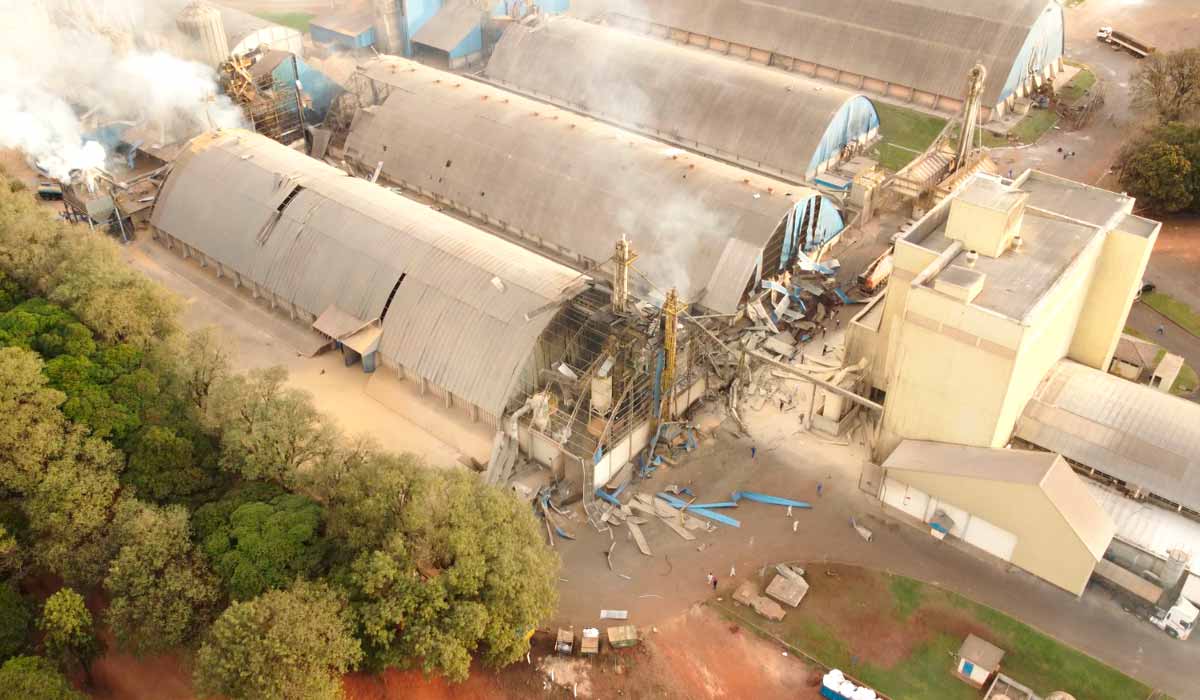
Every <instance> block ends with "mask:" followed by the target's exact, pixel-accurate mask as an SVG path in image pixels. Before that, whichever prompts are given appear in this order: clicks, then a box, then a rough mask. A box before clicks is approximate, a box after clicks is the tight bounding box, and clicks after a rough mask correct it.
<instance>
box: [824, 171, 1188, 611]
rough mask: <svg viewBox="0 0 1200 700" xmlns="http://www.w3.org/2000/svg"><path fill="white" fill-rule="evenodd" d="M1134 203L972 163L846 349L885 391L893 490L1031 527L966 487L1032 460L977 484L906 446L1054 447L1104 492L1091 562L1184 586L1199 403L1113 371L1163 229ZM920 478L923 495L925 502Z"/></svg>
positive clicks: (899, 261) (982, 459)
mask: <svg viewBox="0 0 1200 700" xmlns="http://www.w3.org/2000/svg"><path fill="white" fill-rule="evenodd" d="M1133 205H1134V200H1133V199H1132V198H1130V197H1128V196H1126V195H1123V194H1116V193H1112V192H1107V191H1105V190H1101V189H1098V188H1094V187H1089V186H1086V185H1083V184H1080V183H1076V182H1072V181H1069V180H1064V179H1062V178H1058V177H1054V176H1052V175H1048V174H1045V173H1041V172H1036V171H1027V172H1026V173H1024V174H1022V175H1020V176H1019V177H1017V178H1016V179H1015V180H1011V181H1010V180H1007V179H1003V178H998V177H995V176H990V175H977V176H975V177H974V178H973V179H972V180H970V181H969V182H968V183H966V184H965V185H964V186H962V187H961V188H960V189H959V190H958V191H956V192H954V193H953V194H952V195H951V196H950V197H949V198H948V199H947V200H945V201H943V202H942V203H940V204H939V205H937V206H936V207H934V208H933V209H932V210H931V211H930V212H929V213H928V214H926V215H925V216H924V217H923V218H922V219H920V220H919V221H917V222H916V223H915V224H914V225H913V226H912V228H911V229H909V230H908V231H907V232H905V233H903V234H902V235H901V236H900V237H899V239H898V240H897V241H896V244H895V249H894V251H893V254H892V257H893V264H894V271H893V273H892V277H891V280H890V282H889V286H888V288H887V291H886V293H885V294H883V295H880V296H878V297H876V298H875V299H873V300H872V301H871V302H869V303H868V304H867V305H866V307H865V308H864V309H863V310H862V311H861V312H859V313H858V314H857V315H856V316H855V318H854V319H853V320H852V321H851V323H850V325H849V328H848V334H847V346H846V348H847V350H846V352H847V361H848V362H850V363H855V362H860V361H861V362H863V363H864V364H865V366H866V367H867V369H866V372H865V383H866V384H867V386H866V387H864V389H869V390H871V391H872V393H873V395H874V396H875V397H876V398H877V399H879V400H881V401H882V402H883V404H884V411H883V416H882V419H881V421H880V423H879V430H878V434H877V441H876V444H875V449H874V453H875V457H876V459H877V460H880V463H881V464H882V465H883V467H884V469H885V473H886V475H885V477H884V479H882V485H883V488H882V489H881V492H880V496H881V498H882V499H883V500H884V502H885V503H888V504H889V505H892V506H894V507H896V508H897V509H899V510H901V511H904V512H907V513H908V514H909V515H913V516H914V517H918V518H920V519H922V520H923V521H925V522H931V521H932V520H933V518H934V514H933V513H932V512H930V511H929V508H930V506H929V505H928V503H927V502H926V500H923V499H928V500H929V502H932V499H944V500H945V501H946V502H948V503H951V504H953V506H954V507H956V508H958V509H960V510H961V511H963V514H964V515H965V514H977V515H979V516H980V517H983V518H985V519H986V520H987V521H988V522H989V523H990V524H991V525H995V526H997V527H999V528H1000V529H1001V530H1003V531H1005V532H1007V533H1009V534H1013V535H1015V536H1016V537H1017V539H1018V541H1019V540H1020V539H1021V536H1020V535H1019V532H1020V528H1021V527H1023V525H1022V524H1021V523H1018V522H1007V524H1005V523H1000V522H997V521H996V520H995V519H994V518H1000V519H1003V518H1004V517H1005V514H1004V513H1003V512H1002V511H997V510H994V508H995V507H994V506H989V504H988V503H987V502H986V500H978V501H971V499H972V498H975V490H974V489H975V488H976V486H975V485H973V484H975V482H979V483H980V484H982V482H984V481H988V480H999V481H1006V480H1008V479H1012V478H1016V477H1017V476H1019V475H1020V474H1021V473H1022V472H1021V471H1020V470H1013V469H1011V468H1009V467H1005V468H1003V469H1001V468H999V467H995V466H992V467H988V468H987V469H982V468H981V471H979V472H978V473H976V474H975V475H974V477H973V478H974V479H975V481H973V482H966V481H962V479H964V478H966V476H964V474H962V470H964V469H968V468H969V467H966V466H963V465H964V464H967V463H968V462H967V461H966V460H949V461H950V462H952V464H948V465H945V466H942V467H938V468H934V467H929V466H926V467H924V468H923V469H922V470H921V475H920V476H913V475H912V474H909V473H907V471H905V472H904V473H901V472H902V470H909V471H911V464H912V463H913V462H912V460H910V459H908V457H906V455H907V456H911V453H912V451H913V450H915V449H917V447H920V448H921V449H923V450H928V449H931V448H929V447H928V445H927V444H926V443H925V442H922V441H936V443H945V444H951V445H957V446H963V447H956V448H955V449H964V450H965V449H970V450H972V452H971V460H970V461H971V462H978V463H979V464H989V463H991V464H993V465H995V464H999V463H1000V462H998V461H996V460H1008V459H1017V457H1014V456H1012V455H1029V454H1030V453H1029V452H1027V451H1026V450H1012V449H1005V448H1008V447H1011V446H1017V447H1024V448H1028V449H1041V450H1047V451H1048V452H1045V453H1043V454H1046V455H1050V456H1053V455H1060V456H1061V459H1064V460H1066V463H1067V464H1069V465H1071V466H1072V467H1073V468H1074V470H1075V471H1076V473H1078V474H1079V475H1081V476H1082V477H1086V478H1087V481H1086V490H1087V492H1088V493H1089V494H1090V496H1091V501H1092V502H1093V503H1094V504H1098V507H1099V508H1100V509H1101V510H1102V511H1103V512H1105V513H1107V519H1108V520H1109V521H1111V523H1112V527H1111V531H1109V529H1110V528H1109V526H1108V525H1105V526H1104V527H1101V526H1100V525H1096V526H1095V527H1094V529H1093V530H1092V531H1089V532H1083V533H1081V537H1083V538H1084V539H1085V540H1086V541H1087V542H1089V543H1090V542H1093V541H1095V542H1098V541H1100V540H1101V539H1103V540H1104V542H1105V548H1104V550H1103V552H1102V553H1103V554H1104V555H1105V557H1106V559H1107V562H1106V561H1098V562H1095V563H1096V565H1097V568H1096V574H1097V575H1098V576H1101V577H1102V578H1105V579H1106V580H1112V579H1113V578H1114V577H1116V578H1122V577H1124V578H1129V576H1128V573H1129V571H1133V572H1135V575H1133V576H1132V578H1129V581H1134V580H1138V581H1143V583H1149V584H1150V585H1151V587H1153V584H1154V583H1161V584H1162V585H1161V586H1159V588H1158V590H1159V592H1160V593H1162V591H1163V590H1166V589H1171V588H1172V587H1173V586H1174V585H1175V584H1176V583H1181V584H1186V585H1191V586H1193V588H1196V584H1195V583H1194V582H1192V580H1191V579H1187V577H1184V578H1183V579H1181V578H1180V577H1179V576H1178V575H1172V574H1170V571H1169V569H1171V565H1170V561H1171V559H1170V558H1171V557H1172V556H1181V555H1180V554H1179V553H1185V554H1186V555H1189V556H1190V555H1195V554H1196V553H1200V458H1197V456H1196V455H1197V454H1198V453H1200V406H1197V405H1196V404H1194V403H1191V402H1188V401H1186V400H1183V399H1180V398H1177V397H1174V396H1171V395H1170V394H1168V393H1164V392H1161V391H1158V390H1157V389H1155V388H1152V387H1149V386H1146V385H1143V384H1136V383H1134V382H1132V381H1129V380H1127V379H1123V378H1121V377H1119V376H1117V375H1114V374H1110V373H1109V372H1108V371H1107V370H1109V369H1110V367H1111V366H1112V362H1113V357H1114V355H1115V353H1116V349H1117V347H1118V345H1119V343H1120V342H1121V340H1122V330H1123V328H1124V324H1125V319H1126V316H1127V315H1128V313H1129V308H1130V306H1131V304H1132V302H1133V299H1134V296H1135V295H1136V293H1137V292H1138V290H1139V289H1140V287H1141V283H1142V275H1143V274H1144V271H1145V268H1146V263H1147V262H1148V260H1149V256H1150V251H1151V249H1152V248H1153V246H1154V242H1155V240H1156V238H1157V236H1158V231H1159V228H1160V224H1159V223H1157V222H1154V221H1151V220H1149V219H1145V218H1142V217H1139V216H1137V215H1135V214H1133V213H1132V211H1133ZM914 446H917V447H914ZM922 446H923V447H922ZM938 449H939V450H940V449H942V448H938ZM945 449H949V448H945ZM943 451H944V450H943ZM897 454H898V455H900V456H899V457H897V456H896V455H897ZM1000 454H1003V455H1004V457H1002V458H1001V457H996V456H995V455H1000ZM1035 454H1036V453H1035ZM1030 459H1031V460H1032V458H1030ZM1046 459H1049V457H1047V458H1046ZM930 461H934V460H930ZM1034 461H1036V460H1034ZM934 475H936V476H934ZM952 475H953V476H954V479H950V478H949V477H950V476H952ZM968 486H969V488H968ZM1009 488H1010V487H1008V486H1003V487H1000V486H994V485H991V484H988V485H987V486H986V488H983V487H982V486H981V487H980V488H979V491H980V492H983V493H991V494H993V495H994V494H998V493H1001V491H1003V490H1004V489H1009ZM911 489H916V490H917V491H919V492H920V493H921V494H924V495H922V496H920V497H917V498H916V501H912V500H910V499H912V498H913V496H912V492H911ZM1073 492H1074V493H1075V495H1076V496H1077V495H1078V493H1079V489H1073ZM900 494H904V495H900ZM1052 500H1054V499H1053V498H1052ZM971 502H975V503H976V505H975V506H971V505H969V503H971ZM921 503H925V505H924V506H920V504H921ZM914 504H915V505H914ZM918 506H920V507H919V508H918ZM921 509H924V511H925V512H921V513H917V512H916V511H917V510H921ZM1060 510H1061V509H1060ZM943 511H944V512H947V513H950V512H951V509H946V508H943ZM1012 512H1014V513H1019V514H1022V515H1024V514H1026V513H1028V512H1032V510H1031V509H1030V508H1029V507H1026V506H1022V507H1020V508H1013V509H1012ZM988 513H991V515H990V516H989V515H988ZM971 517H972V518H974V515H972V516H971ZM951 519H953V515H951ZM1081 522H1082V521H1081ZM984 530H985V531H986V532H990V533H991V535H997V538H993V540H994V541H991V540H984V541H983V543H982V544H980V543H979V542H972V543H973V544H976V545H977V546H981V547H982V548H983V549H984V550H985V551H989V552H991V553H993V554H997V553H998V552H999V553H998V554H997V556H1001V558H1004V556H1003V555H1004V553H1005V550H1004V549H1003V548H1000V547H998V546H997V544H996V542H999V541H1000V539H998V534H997V533H996V532H994V531H993V530H988V529H987V528H984ZM950 532H951V534H959V533H955V532H954V531H953V529H951V530H950ZM1104 532H1108V534H1107V535H1106V537H1107V539H1105V538H1103V537H1101V536H1100V535H1101V534H1103V533H1104ZM966 534H967V533H966V532H963V533H962V535H966ZM989 536H990V535H989ZM1093 537H1095V538H1096V539H1095V540H1093ZM964 539H967V540H968V541H970V538H967V537H964ZM1009 539H1011V538H1009ZM1014 551H1015V550H1014ZM1013 557H1014V558H1012V559H1010V560H1011V561H1012V562H1013V563H1014V564H1016V565H1018V566H1022V568H1026V569H1027V570H1029V571H1031V572H1033V573H1035V574H1037V575H1039V576H1041V577H1042V578H1046V579H1047V580H1050V581H1051V582H1054V583H1055V584H1056V585H1059V586H1061V587H1063V588H1066V589H1067V590H1076V589H1077V586H1076V585H1075V584H1074V583H1070V582H1071V581H1077V579H1078V577H1079V576H1080V575H1081V573H1080V572H1082V570H1083V569H1081V568H1079V567H1076V566H1074V565H1071V566H1069V567H1068V566H1067V565H1068V563H1069V558H1068V557H1067V556H1066V555H1064V556H1063V557H1062V560H1061V562H1059V564H1058V565H1061V567H1062V570H1046V569H1045V568H1040V567H1036V566H1033V565H1030V564H1028V563H1021V562H1019V561H1017V560H1016V558H1015V554H1014V555H1013ZM1183 558H1184V561H1185V562H1186V561H1187V560H1188V556H1184V557H1183ZM1079 561H1080V562H1082V561H1084V560H1083V559H1080V560H1079ZM1114 562H1115V564H1114ZM1185 566H1186V564H1185ZM1122 567H1125V568H1124V569H1122ZM1180 568H1184V567H1180ZM1122 571H1124V572H1125V573H1121V572H1122ZM1114 572H1115V573H1114ZM1146 579H1149V581H1147V580H1146ZM1085 580H1086V579H1085ZM1118 585H1121V586H1124V587H1128V586H1129V585H1132V584H1128V583H1121V584H1118ZM1138 585H1141V584H1138ZM1195 594H1196V593H1193V595H1195ZM1139 595H1141V594H1139ZM1146 595H1150V594H1149V593H1147V594H1146ZM1168 602H1170V601H1168Z"/></svg>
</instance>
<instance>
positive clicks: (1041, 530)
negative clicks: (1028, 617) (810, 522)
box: [880, 440, 1116, 595]
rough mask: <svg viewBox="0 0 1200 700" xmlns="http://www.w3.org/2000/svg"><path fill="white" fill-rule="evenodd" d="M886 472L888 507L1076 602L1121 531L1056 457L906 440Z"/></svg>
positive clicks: (883, 495)
mask: <svg viewBox="0 0 1200 700" xmlns="http://www.w3.org/2000/svg"><path fill="white" fill-rule="evenodd" d="M883 467H884V470H885V472H884V481H883V488H882V490H881V492H880V499H881V500H882V501H883V502H884V503H885V504H887V505H888V506H891V507H892V508H895V509H896V510H898V511H900V512H902V513H905V514H907V515H908V516H910V517H912V518H915V519H917V520H919V521H921V522H924V523H929V524H930V529H931V532H934V533H940V534H941V535H951V536H953V537H956V538H959V539H961V540H962V541H964V542H966V543H968V544H970V545H973V546H975V547H977V548H979V549H982V550H983V551H985V552H987V553H989V554H991V555H992V556H995V557H997V558H999V559H1001V560H1003V561H1007V562H1010V563H1012V564H1013V565H1015V566H1018V567H1020V568H1022V569H1024V570H1026V571H1028V572H1029V573H1031V574H1033V575H1035V576H1038V577H1039V578H1042V579H1044V580H1046V581H1049V582H1050V583H1052V584H1054V585H1056V586H1058V587H1059V588H1062V589H1064V590H1066V591H1069V592H1071V593H1074V594H1075V595H1081V594H1082V593H1083V589H1084V588H1085V587H1086V586H1087V582H1088V579H1089V578H1091V576H1092V571H1093V570H1094V569H1095V568H1096V563H1097V562H1098V561H1100V560H1101V559H1102V558H1103V557H1104V551H1105V550H1106V549H1107V548H1108V544H1109V542H1110V541H1111V540H1112V538H1113V534H1114V533H1115V532H1116V525H1115V524H1114V523H1113V521H1112V518H1110V517H1109V516H1108V514H1107V513H1105V511H1104V509H1103V508H1101V507H1100V504H1099V503H1097V502H1096V500H1095V499H1094V498H1093V497H1092V496H1091V494H1090V493H1089V492H1088V488H1087V486H1086V485H1085V484H1084V482H1083V480H1082V479H1081V478H1080V477H1079V476H1078V475H1077V474H1076V473H1075V472H1074V471H1073V470H1072V469H1071V466H1070V465H1069V464H1067V461H1066V460H1065V459H1063V458H1062V457H1061V456H1059V455H1056V454H1054V453H1052V452H1041V451H1032V450H1005V449H989V448H983V447H966V446H963V445H949V444H945V443H938V442H925V441H920V440H905V441H904V442H902V443H900V445H899V446H898V447H897V448H896V449H895V450H893V451H892V454H891V456H889V457H888V459H887V461H886V462H884V464H883Z"/></svg>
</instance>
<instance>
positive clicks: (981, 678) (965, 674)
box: [955, 634, 1004, 688]
mask: <svg viewBox="0 0 1200 700" xmlns="http://www.w3.org/2000/svg"><path fill="white" fill-rule="evenodd" d="M1003 658H1004V650H1003V649H1001V648H1000V647H998V646H996V645H994V644H992V643H991V642H988V641H986V640H983V639H981V638H979V637H976V636H975V635H973V634H968V635H967V638H966V639H965V640H964V641H963V643H962V646H961V647H959V649H958V662H957V664H958V666H957V668H955V671H956V672H957V673H958V676H959V678H962V679H963V680H964V681H966V682H968V683H970V684H971V685H973V686H975V687H976V688H982V687H983V686H985V685H987V682H988V681H989V680H991V678H992V675H993V674H994V673H996V672H997V671H999V670H1000V660H1001V659H1003Z"/></svg>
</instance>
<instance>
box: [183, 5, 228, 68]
mask: <svg viewBox="0 0 1200 700" xmlns="http://www.w3.org/2000/svg"><path fill="white" fill-rule="evenodd" d="M176 24H177V25H178V27H179V31H181V32H183V33H184V34H186V35H187V36H189V37H191V39H192V40H193V41H195V42H196V44H197V46H198V47H199V52H200V60H201V61H202V62H204V63H206V64H208V65H209V66H212V67H213V68H219V67H220V65H221V63H222V62H223V61H225V59H227V58H229V42H228V41H227V40H226V38H225V23H224V22H223V21H222V20H221V12H220V11H219V10H218V9H217V8H215V7H213V6H212V5H210V4H208V3H207V2H203V0H196V2H192V3H189V4H188V6H187V7H185V8H183V11H182V12H180V13H179V17H178V19H176Z"/></svg>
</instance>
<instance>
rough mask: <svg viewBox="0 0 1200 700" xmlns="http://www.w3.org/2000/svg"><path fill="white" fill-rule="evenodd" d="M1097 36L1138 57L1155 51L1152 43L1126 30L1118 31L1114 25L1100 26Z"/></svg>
mask: <svg viewBox="0 0 1200 700" xmlns="http://www.w3.org/2000/svg"><path fill="white" fill-rule="evenodd" d="M1096 38H1097V39H1099V40H1100V41H1103V42H1104V43H1106V44H1112V45H1113V46H1114V47H1116V48H1121V49H1125V50H1126V51H1128V52H1129V53H1131V54H1133V55H1134V56H1137V57H1138V58H1145V57H1147V56H1149V55H1150V54H1152V53H1154V47H1153V46H1151V45H1150V44H1147V43H1146V42H1144V41H1140V40H1138V39H1136V38H1134V37H1133V36H1132V35H1130V34H1126V33H1125V32H1120V31H1117V30H1115V29H1113V28H1112V27H1108V26H1105V27H1100V29H1099V30H1097V32H1096Z"/></svg>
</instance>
